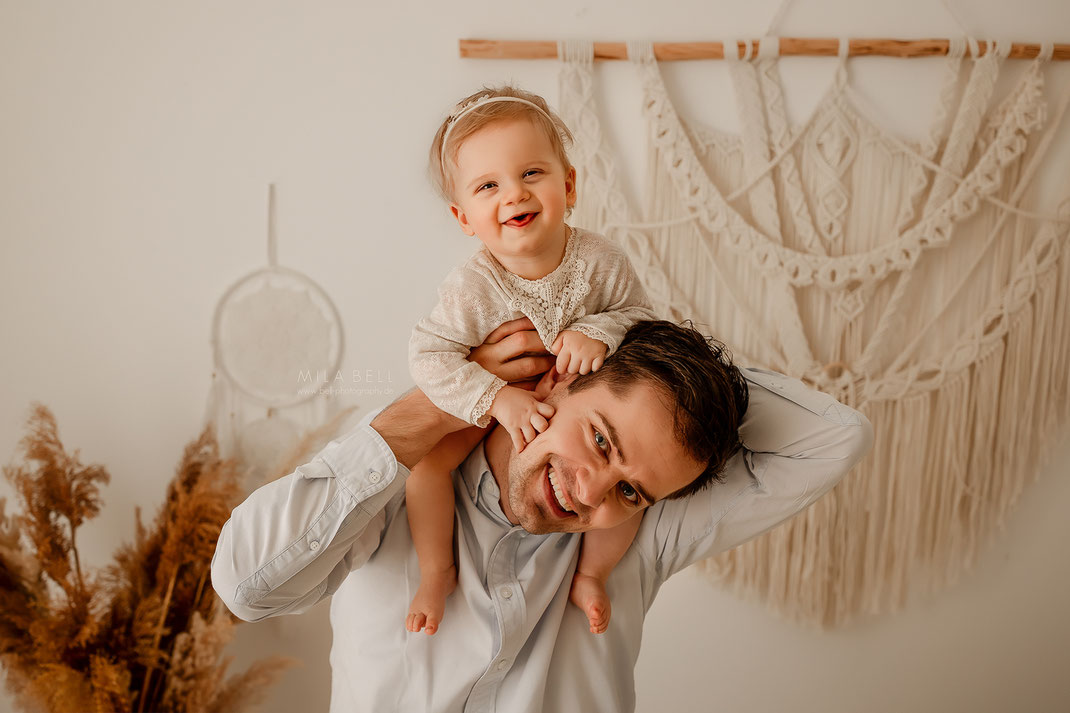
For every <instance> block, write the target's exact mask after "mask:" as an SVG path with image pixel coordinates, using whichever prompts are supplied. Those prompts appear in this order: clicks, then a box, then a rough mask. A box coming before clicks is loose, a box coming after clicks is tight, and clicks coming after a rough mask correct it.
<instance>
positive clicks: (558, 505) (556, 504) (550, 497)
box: [542, 465, 576, 518]
mask: <svg viewBox="0 0 1070 713" xmlns="http://www.w3.org/2000/svg"><path fill="white" fill-rule="evenodd" d="M542 480H543V491H544V495H545V497H546V502H547V504H548V505H549V508H550V512H551V513H553V514H554V516H556V517H558V518H567V517H576V513H575V512H574V510H573V507H572V502H571V500H570V499H569V497H568V495H567V494H566V493H565V489H564V487H563V485H562V484H561V483H560V482H559V481H560V480H563V478H561V476H560V475H558V473H557V472H556V471H554V469H553V467H552V466H550V465H547V466H546V475H545V476H544V477H543V479H542Z"/></svg>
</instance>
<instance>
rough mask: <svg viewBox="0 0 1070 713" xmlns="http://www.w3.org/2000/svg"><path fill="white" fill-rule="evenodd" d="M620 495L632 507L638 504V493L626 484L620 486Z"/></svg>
mask: <svg viewBox="0 0 1070 713" xmlns="http://www.w3.org/2000/svg"><path fill="white" fill-rule="evenodd" d="M620 494H621V495H623V496H624V497H625V499H626V500H627V501H628V502H630V503H632V504H633V505H638V504H639V493H638V492H637V491H636V489H635V488H633V487H632V486H630V485H628V484H627V483H621V484H620Z"/></svg>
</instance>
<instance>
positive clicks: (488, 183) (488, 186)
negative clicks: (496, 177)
mask: <svg viewBox="0 0 1070 713" xmlns="http://www.w3.org/2000/svg"><path fill="white" fill-rule="evenodd" d="M496 185H498V184H496V183H494V182H493V181H488V182H487V183H484V184H483V185H482V186H480V187H479V188H477V189H476V193H479V192H480V191H482V190H485V189H488V188H494V187H495V186H496Z"/></svg>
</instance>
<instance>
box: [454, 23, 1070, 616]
mask: <svg viewBox="0 0 1070 713" xmlns="http://www.w3.org/2000/svg"><path fill="white" fill-rule="evenodd" d="M465 43H468V46H467V49H466V48H465ZM506 44H507V43H495V42H492V41H478V40H476V41H462V55H465V56H497V57H505V56H508V57H519V56H523V57H535V56H542V53H544V52H545V51H546V50H547V49H549V50H551V52H552V54H554V55H556V56H559V57H560V59H561V60H562V61H563V65H562V68H561V74H560V91H561V95H560V101H559V108H560V110H561V112H562V115H563V118H564V119H565V122H566V123H567V124H568V126H569V127H570V128H571V130H572V131H573V133H574V134H575V136H576V146H575V149H574V151H573V160H574V161H575V163H576V164H577V170H578V172H579V176H580V186H579V195H580V203H579V206H578V208H577V210H576V214H575V218H574V220H575V222H576V223H577V224H579V225H584V226H585V227H589V228H592V229H594V230H599V231H601V232H603V233H605V234H607V235H609V236H611V237H614V238H616V239H618V240H620V241H621V242H622V244H623V245H624V246H625V247H626V249H627V250H628V251H629V253H630V255H631V257H632V260H633V262H634V263H635V265H636V268H637V270H638V271H639V274H640V275H641V276H642V278H643V280H644V283H645V284H646V286H647V288H648V291H649V293H650V295H651V298H652V299H653V300H655V302H656V305H657V307H658V309H659V310H660V312H661V313H662V314H663V315H665V316H666V317H669V318H672V319H677V320H679V319H684V318H690V319H693V320H695V321H696V322H697V323H702V324H704V325H705V326H706V328H707V329H708V330H709V331H710V332H711V333H713V334H714V335H715V336H717V337H718V338H719V339H721V340H723V341H725V342H727V343H728V344H729V345H730V346H731V347H732V348H733V351H734V352H735V355H736V360H737V362H739V363H741V364H746V365H753V366H763V367H768V368H771V369H775V370H777V371H781V372H784V373H787V374H789V375H792V376H796V377H799V378H802V379H803V380H804V381H806V382H808V383H809V384H811V385H813V386H815V387H817V388H820V389H821V390H824V391H826V392H828V393H831V394H833V395H834V396H836V397H837V398H838V399H840V400H842V401H844V402H845V403H847V404H850V405H852V406H855V407H857V408H859V409H860V410H861V411H863V412H864V413H865V414H866V415H867V416H868V417H869V418H870V420H871V421H872V423H873V426H874V429H875V432H876V443H875V446H874V449H873V452H872V453H871V454H870V456H869V457H867V458H866V459H865V461H864V462H863V463H862V464H861V465H860V466H859V467H858V468H857V469H856V471H855V472H853V473H852V475H851V476H849V477H848V478H846V479H845V480H844V481H843V482H841V484H840V485H838V486H837V487H836V488H835V489H834V490H833V491H832V493H830V495H829V496H827V497H825V498H823V499H821V500H819V501H818V502H817V503H816V504H815V505H814V506H813V507H811V508H810V509H808V510H807V511H806V512H804V513H803V514H801V515H799V516H798V517H796V518H794V519H792V520H791V521H789V522H788V523H786V524H785V525H783V526H781V527H779V528H777V529H775V530H773V531H772V532H770V533H767V534H766V535H764V536H762V537H760V538H758V539H756V540H754V541H752V542H750V543H748V544H747V545H744V546H743V547H740V548H737V549H735V550H732V551H730V552H727V553H725V554H723V555H721V556H718V557H716V558H713V559H711V560H708V561H707V562H705V563H703V566H704V568H705V570H706V571H707V572H708V573H710V575H711V576H713V577H714V578H715V579H717V580H718V581H720V582H723V583H726V584H728V585H730V586H732V587H734V588H736V589H737V590H738V591H739V592H741V593H745V594H746V595H748V596H757V597H760V598H763V599H764V600H765V601H767V602H769V603H770V604H771V605H772V606H774V607H775V608H777V609H779V610H781V611H783V612H785V613H787V614H789V615H790V616H792V617H794V618H797V619H801V620H807V621H811V622H817V623H820V624H823V625H837V624H842V623H844V622H846V621H847V620H849V619H850V618H851V617H853V616H856V615H858V614H860V613H881V612H888V611H893V610H895V609H897V608H899V607H901V606H902V605H903V604H904V603H905V601H906V599H907V596H908V593H910V592H912V591H917V590H933V589H936V588H939V587H941V586H944V585H946V584H948V583H950V582H952V581H954V579H955V578H956V577H957V576H958V575H959V574H960V573H961V572H962V571H963V570H964V569H965V568H968V567H969V566H970V565H971V563H972V562H973V560H974V558H975V556H976V554H977V552H978V546H979V545H980V544H981V543H982V542H983V540H984V539H985V538H986V536H989V535H991V534H992V533H993V531H994V529H995V528H997V527H998V526H999V525H1000V524H1001V523H1002V521H1003V519H1004V517H1005V515H1006V513H1007V510H1008V508H1009V507H1010V506H1011V505H1012V504H1013V503H1014V502H1015V500H1016V499H1017V497H1018V495H1019V493H1020V492H1021V490H1022V487H1023V486H1024V484H1025V483H1026V482H1027V481H1028V480H1030V479H1031V478H1032V477H1033V476H1034V475H1035V473H1036V472H1037V470H1038V468H1039V467H1040V465H1041V463H1042V461H1043V458H1044V454H1045V453H1047V452H1049V450H1050V449H1049V448H1048V446H1050V445H1051V444H1052V442H1053V439H1054V438H1056V437H1058V436H1060V435H1061V434H1062V433H1064V432H1065V425H1066V424H1067V422H1068V421H1070V398H1068V386H1070V384H1068V381H1070V357H1068V355H1070V321H1068V319H1067V307H1068V306H1070V305H1068V303H1070V299H1068V294H1070V261H1068V260H1067V257H1066V254H1065V251H1066V247H1067V240H1066V237H1067V229H1068V220H1067V219H1068V217H1070V200H1067V201H1063V202H1062V203H1061V204H1060V205H1058V206H1057V208H1055V209H1054V210H1052V209H1050V208H1048V209H1046V211H1045V209H1042V208H1038V207H1036V206H1035V205H1034V203H1035V199H1034V195H1035V185H1034V182H1033V179H1034V177H1035V176H1036V174H1037V172H1038V170H1039V169H1040V167H1041V166H1042V165H1043V164H1044V159H1045V156H1046V153H1047V149H1048V146H1049V144H1050V142H1051V141H1052V137H1053V136H1054V134H1055V130H1056V128H1057V127H1058V125H1059V123H1060V121H1061V119H1062V117H1063V114H1064V111H1065V109H1066V105H1067V100H1068V99H1070V94H1068V93H1067V92H1066V91H1065V89H1064V90H1062V91H1061V93H1060V94H1059V96H1058V97H1057V98H1056V101H1055V102H1054V103H1053V105H1051V106H1049V104H1048V103H1047V102H1046V101H1045V98H1044V95H1043V91H1044V76H1045V72H1044V69H1045V66H1046V65H1047V62H1048V60H1050V59H1052V57H1053V55H1054V56H1059V57H1064V56H1065V57H1070V47H1067V46H1060V47H1058V48H1055V47H1053V46H1052V45H1050V44H1048V45H1041V46H1039V47H1038V46H1036V45H1033V46H1028V45H1025V46H1023V45H1014V46H1012V45H1011V44H1010V43H1004V42H995V43H978V42H975V41H973V40H970V39H962V40H951V41H948V40H926V41H918V42H908V41H872V40H851V41H846V40H843V41H838V42H837V41H835V40H832V41H829V40H797V39H796V40H789V39H787V38H781V39H780V40H778V39H777V38H769V37H767V38H763V39H762V40H761V41H760V43H758V46H757V48H756V47H755V46H754V43H752V42H736V41H729V42H726V43H723V45H722V44H721V43H706V44H697V43H696V44H688V45H659V46H658V55H659V56H660V57H662V58H666V59H668V58H683V57H687V56H702V57H721V56H723V54H722V52H723V49H722V48H723V47H726V48H728V54H729V55H732V56H731V57H729V59H728V69H729V73H730V75H731V79H732V84H733V87H734V90H735V100H736V103H737V105H738V107H739V112H740V126H741V127H743V128H742V133H741V134H740V135H732V134H728V133H724V132H721V131H717V130H715V129H713V128H711V127H709V126H707V125H705V124H703V122H702V121H701V119H700V118H697V117H688V118H685V117H682V116H681V115H680V113H679V111H678V110H677V108H676V106H675V105H674V102H673V99H672V97H671V96H670V95H669V93H668V91H667V90H666V86H665V84H664V83H663V81H662V76H661V73H660V70H659V66H658V62H657V60H656V59H655V52H654V48H653V46H652V45H651V44H649V43H630V44H628V45H627V46H626V47H625V46H624V45H623V44H610V43H599V45H598V49H597V51H598V53H599V56H600V57H602V58H609V57H616V58H624V57H626V58H627V59H629V60H630V61H631V64H632V66H633V68H634V71H635V73H636V75H637V77H638V80H639V84H640V86H641V89H642V95H643V101H642V112H643V114H644V116H645V119H646V121H647V124H648V128H649V133H648V140H649V145H650V149H649V151H650V153H649V161H650V174H649V180H648V182H647V184H646V187H645V191H646V195H645V196H644V197H643V198H644V201H643V202H644V203H645V206H646V210H645V212H644V213H643V214H639V213H638V212H637V211H636V210H635V208H634V204H633V203H630V202H629V201H627V200H625V197H624V195H623V193H622V189H621V186H620V184H619V183H618V181H617V171H616V166H617V163H616V160H615V158H614V155H613V152H612V150H611V148H610V147H609V145H608V142H607V140H606V136H605V134H604V133H603V132H602V130H601V124H600V118H599V111H598V107H597V105H596V101H595V98H594V76H593V72H592V58H593V57H594V56H595V52H596V49H595V46H594V45H593V44H592V43H590V42H564V43H561V44H560V46H554V45H549V47H546V46H544V43H516V45H515V46H512V47H507V48H506V49H505V50H503V49H502V47H503V45H506ZM732 48H736V50H737V51H736V52H735V53H733V52H732V51H731V50H732ZM784 54H833V55H836V54H838V55H839V56H840V63H839V68H838V70H837V72H836V75H835V80H834V81H833V83H832V86H831V87H830V88H829V90H828V91H827V93H826V94H825V95H824V97H823V98H822V99H821V101H820V102H819V104H818V106H817V109H816V110H815V111H814V113H813V115H812V116H811V117H810V119H809V120H808V121H806V122H805V123H804V124H802V125H799V126H792V125H791V124H790V123H789V121H788V118H787V116H786V112H785V109H784V93H783V89H782V86H781V83H780V79H779V71H778V59H777V57H778V56H780V55H784ZM849 54H899V55H901V56H903V55H910V54H917V55H922V54H928V55H932V54H946V55H947V60H946V65H945V68H944V70H943V72H944V85H943V91H942V92H941V97H942V98H943V103H942V104H941V105H940V106H939V107H937V108H936V111H935V112H934V120H933V124H932V129H931V132H930V134H929V135H928V136H927V137H926V138H925V139H924V140H923V141H922V142H920V143H918V144H915V143H910V142H906V141H903V140H901V139H899V138H897V137H895V136H894V135H892V134H891V133H890V132H888V131H886V130H884V129H882V128H881V127H880V126H879V125H878V124H876V123H874V122H873V121H871V120H870V119H868V118H867V117H866V113H865V112H864V111H863V110H862V109H861V108H860V107H862V106H863V105H862V103H861V102H862V100H861V99H860V97H859V95H858V94H857V93H856V92H855V91H853V90H852V88H851V85H850V82H849V81H848V72H847V63H846V59H847V57H848V55H849ZM1011 56H1018V57H1035V58H1036V59H1035V60H1034V61H1032V62H1030V63H1028V65H1026V66H1023V65H1024V63H1017V67H1015V68H1014V69H1020V70H1022V71H1021V73H1020V74H1019V75H1018V76H1017V78H1016V79H1015V80H1014V84H1013V88H1012V89H1011V90H1010V92H1009V93H1007V94H1006V96H1004V97H1002V98H1000V99H998V100H997V99H996V98H995V88H996V82H997V80H998V79H999V78H1000V75H1001V73H1004V72H1010V71H1011V67H1010V65H1011V64H1012V63H1009V62H1005V60H1006V59H1007V58H1008V57H1011ZM1064 180H1065V178H1064ZM1045 212H1046V213H1048V214H1045Z"/></svg>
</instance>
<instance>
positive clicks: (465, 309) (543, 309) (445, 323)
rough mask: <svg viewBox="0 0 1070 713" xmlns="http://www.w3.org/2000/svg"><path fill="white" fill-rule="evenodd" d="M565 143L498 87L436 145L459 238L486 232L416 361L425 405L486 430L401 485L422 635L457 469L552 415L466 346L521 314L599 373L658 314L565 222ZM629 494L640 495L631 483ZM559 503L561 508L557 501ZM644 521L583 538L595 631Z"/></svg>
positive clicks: (617, 257) (629, 277)
mask: <svg viewBox="0 0 1070 713" xmlns="http://www.w3.org/2000/svg"><path fill="white" fill-rule="evenodd" d="M571 141H572V135H571V134H570V133H569V130H568V128H566V127H565V125H564V123H563V122H562V121H561V119H560V118H559V117H558V116H557V115H556V114H554V113H553V112H552V111H551V110H550V108H549V107H548V106H547V104H546V101H545V100H543V99H542V97H539V96H536V95H534V94H530V93H528V92H525V91H522V90H519V89H515V88H513V87H502V88H500V89H484V90H483V91H480V92H476V93H475V94H473V95H471V96H470V97H467V98H466V99H463V100H462V101H461V102H460V104H458V106H457V108H456V109H455V111H454V112H453V113H452V114H451V115H450V116H449V117H448V118H447V119H446V120H445V121H444V122H443V123H442V126H441V127H439V130H438V133H437V134H436V135H435V140H434V142H433V143H432V145H431V155H430V164H431V174H432V177H433V179H434V180H435V183H436V184H437V187H438V189H439V191H440V192H441V193H442V195H443V197H444V198H445V199H446V201H447V202H448V203H449V206H450V211H451V212H452V214H453V217H454V218H456V220H457V223H458V224H459V225H460V226H461V230H462V231H464V233H465V234H466V235H474V236H475V237H477V238H479V241H480V242H481V243H483V249H482V250H479V251H478V252H477V253H476V254H475V255H473V256H472V257H471V258H470V259H469V260H468V261H467V262H466V263H465V264H464V265H463V266H461V267H460V268H458V269H456V270H454V271H453V272H451V273H450V274H449V276H448V277H447V278H446V280H445V282H444V283H443V284H442V286H441V287H440V288H439V302H438V304H437V305H436V306H435V308H434V310H433V311H432V312H431V314H430V316H428V317H426V318H424V319H422V320H420V322H419V324H417V326H416V328H415V330H414V331H413V334H412V339H411V342H410V344H409V362H410V367H411V370H412V375H413V378H414V379H415V381H416V383H417V384H418V385H419V386H420V388H421V389H422V390H423V392H424V393H425V394H426V395H427V396H428V398H430V399H431V400H432V401H433V402H434V403H435V404H436V405H437V406H438V407H439V408H441V409H442V410H443V411H446V412H448V413H450V414H452V415H454V416H457V417H459V418H461V419H463V420H465V421H468V422H469V423H472V424H475V426H478V427H479V428H470V429H466V430H464V431H461V432H459V433H455V434H453V435H451V436H450V437H447V438H445V439H443V440H442V441H441V442H440V443H439V444H438V445H437V446H435V448H434V449H433V450H432V451H431V452H430V453H429V454H428V455H427V456H426V457H425V458H424V459H423V460H421V461H420V462H419V463H418V464H417V465H416V466H415V467H414V468H413V469H412V474H411V476H410V477H409V479H408V482H407V483H406V485H405V497H406V506H407V509H408V518H409V527H410V529H411V531H412V539H413V544H414V546H415V548H416V554H417V557H418V559H419V563H420V586H419V589H418V590H417V592H416V595H415V596H414V597H413V600H412V604H411V605H410V607H409V613H408V616H407V618H406V628H407V629H408V630H409V631H413V632H417V631H420V630H421V629H423V628H425V627H426V629H427V633H428V634H434V633H435V631H437V629H438V626H439V623H440V622H441V620H442V614H443V611H444V609H445V601H446V597H447V596H448V595H449V593H450V592H452V591H453V588H454V587H455V586H456V582H457V570H456V565H455V564H454V561H453V519H454V512H453V508H454V500H453V482H452V479H451V476H450V472H451V471H452V470H453V469H454V468H456V467H457V466H458V465H459V464H460V463H461V461H462V460H464V458H465V457H466V456H467V454H468V452H469V451H470V450H471V449H472V448H473V447H474V446H475V445H476V444H477V443H478V442H479V440H480V439H481V438H482V437H483V435H484V433H485V431H484V430H483V429H484V428H485V427H486V426H487V425H488V424H489V422H490V420H491V418H493V419H495V420H497V422H498V423H499V424H500V425H501V426H503V427H504V428H505V429H506V430H507V431H508V433H509V436H510V437H511V439H512V442H513V446H514V447H515V448H516V450H517V452H520V451H522V450H523V449H524V447H525V445H526V444H527V443H529V442H530V441H532V440H533V439H534V438H535V436H536V435H537V434H538V433H540V432H542V431H543V430H545V429H546V428H547V426H548V425H549V422H548V421H547V419H549V418H550V417H552V416H553V413H554V409H553V407H552V406H551V405H549V404H545V403H542V402H541V401H539V400H538V399H536V398H535V396H534V395H533V394H532V392H530V391H526V390H524V389H522V388H520V387H517V386H511V385H508V384H506V383H505V382H504V381H503V380H501V379H499V378H497V377H496V376H494V375H493V374H491V373H489V372H487V371H486V370H484V369H483V368H482V367H480V366H479V365H478V364H475V363H473V362H469V361H468V360H467V359H466V357H467V356H468V353H469V351H470V350H471V348H473V347H475V346H478V345H480V344H482V343H483V341H484V340H485V338H486V337H487V335H489V334H490V333H491V332H492V331H493V330H494V329H495V328H496V327H498V326H499V325H500V324H502V323H503V322H507V321H509V320H512V319H516V318H518V317H521V316H525V315H526V316H527V317H528V318H530V319H531V322H532V324H534V325H535V329H536V331H537V332H538V335H539V337H540V338H541V339H542V341H543V344H544V345H545V346H546V348H547V349H548V350H549V351H550V352H552V353H553V354H555V355H556V356H557V362H556V368H557V370H558V372H559V373H562V374H564V373H580V374H586V373H588V372H589V371H594V370H597V369H598V368H599V367H601V365H602V362H603V360H604V359H605V357H606V355H607V354H608V353H611V352H612V351H613V350H614V349H616V348H617V346H619V345H620V342H621V340H622V339H623V338H624V333H625V332H626V331H627V330H628V328H629V327H630V326H631V325H632V324H634V323H635V322H637V321H639V320H642V319H653V318H654V315H653V313H652V312H651V311H650V308H649V304H648V302H647V299H646V295H645V293H644V292H643V288H642V285H641V284H640V282H639V279H638V277H637V276H636V274H635V272H634V270H633V269H632V266H631V264H630V263H629V262H628V259H627V257H626V256H625V254H624V252H623V251H622V250H621V248H620V247H618V246H617V245H616V244H614V243H612V242H610V241H608V240H606V239H605V238H603V237H601V236H599V235H595V234H593V233H588V232H586V231H583V230H580V229H577V228H572V227H569V226H568V225H567V224H566V223H565V218H566V217H567V216H568V215H569V213H570V212H571V209H572V207H573V206H574V205H575V203H576V169H575V168H573V166H572V164H571V163H570V162H569V160H568V155H567V153H566V146H567V145H568V144H569V143H571ZM551 485H553V486H554V490H555V491H556V490H557V486H556V484H554V483H552V482H551ZM622 492H624V493H625V494H627V493H629V492H634V491H631V490H630V489H629V488H627V486H626V484H624V487H622ZM622 497H626V495H623V496H622ZM635 497H636V499H638V495H636V496H635ZM558 504H559V505H560V506H561V507H562V509H567V505H566V503H564V502H562V501H561V499H560V496H559V498H558ZM637 514H638V513H637ZM641 519H642V518H641V517H639V516H633V517H631V518H630V519H628V520H627V521H625V522H624V523H622V524H620V525H618V526H617V527H615V528H613V529H611V530H601V531H591V532H588V533H586V534H585V535H584V537H583V542H582V545H581V548H580V557H579V563H578V565H577V569H576V574H575V576H574V578H573V581H572V586H571V591H570V594H569V598H570V600H571V601H572V603H574V604H575V605H577V606H578V607H580V609H582V610H583V612H584V613H585V614H586V615H587V618H588V622H589V624H590V630H591V632H593V633H602V632H604V631H605V630H606V628H607V627H608V625H609V617H610V603H609V597H608V596H607V595H606V591H605V581H606V578H607V577H608V576H609V574H610V572H611V571H612V570H613V567H614V566H616V564H617V562H618V561H620V558H621V557H622V556H623V555H624V553H625V551H627V549H628V547H629V546H630V545H631V542H632V539H633V538H634V537H635V533H636V532H637V530H638V529H639V523H640V520H641Z"/></svg>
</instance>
